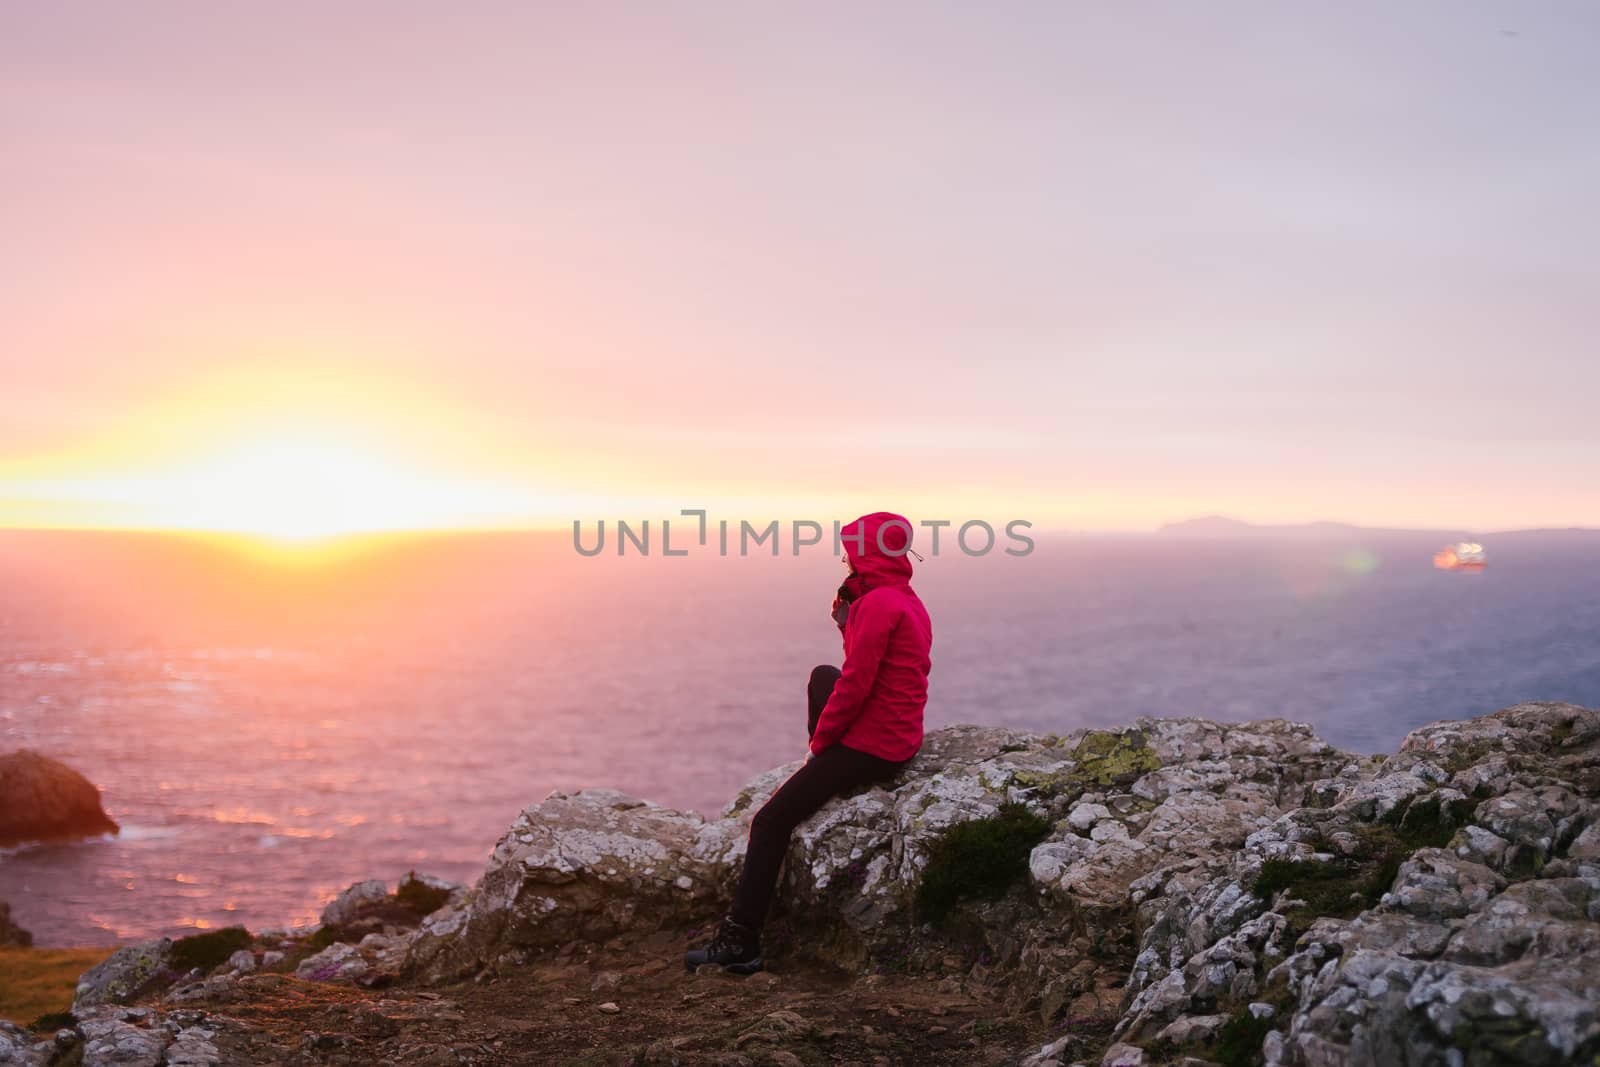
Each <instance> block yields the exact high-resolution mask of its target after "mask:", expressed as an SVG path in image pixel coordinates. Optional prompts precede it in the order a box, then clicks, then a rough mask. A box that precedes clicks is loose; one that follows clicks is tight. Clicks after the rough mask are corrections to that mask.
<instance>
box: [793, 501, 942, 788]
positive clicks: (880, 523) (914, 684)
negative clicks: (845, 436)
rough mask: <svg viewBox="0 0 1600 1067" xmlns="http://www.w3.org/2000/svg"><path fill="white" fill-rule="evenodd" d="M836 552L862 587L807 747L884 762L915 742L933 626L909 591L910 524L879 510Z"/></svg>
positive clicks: (848, 531) (852, 528)
mask: <svg viewBox="0 0 1600 1067" xmlns="http://www.w3.org/2000/svg"><path fill="white" fill-rule="evenodd" d="M843 533H844V549H845V554H846V555H847V556H849V558H850V562H851V563H852V564H853V565H854V566H855V569H856V575H857V576H858V578H859V584H860V586H861V587H862V588H863V589H865V592H864V593H863V594H862V595H860V596H859V597H857V598H856V600H855V601H854V602H853V603H852V604H851V605H850V614H849V616H848V617H847V619H846V621H845V626H844V668H843V672H842V673H841V675H840V677H839V680H838V682H836V683H835V684H834V687H833V695H832V696H831V697H829V698H828V703H827V705H826V706H825V707H824V708H823V709H822V715H821V716H820V717H819V718H818V719H817V730H816V733H814V734H813V735H812V736H811V751H812V752H815V753H820V752H821V751H822V750H823V749H825V748H827V747H828V746H829V745H832V744H836V743H837V744H843V745H846V746H848V747H850V748H853V749H856V750H858V751H860V752H868V753H871V754H872V755H874V756H878V757H880V758H882V759H886V760H896V761H898V760H905V759H910V758H911V757H912V756H914V755H916V754H917V750H918V749H920V748H921V747H922V710H923V708H924V707H925V706H926V705H927V703H928V669H929V667H930V665H931V664H930V661H929V659H928V652H929V650H930V649H931V648H932V646H933V624H932V623H931V622H930V621H929V619H928V609H927V608H925V607H923V606H922V600H921V598H919V597H918V596H917V594H916V593H914V592H913V591H912V589H911V556H910V554H909V553H908V551H907V550H908V549H909V548H910V547H911V524H910V523H909V522H907V521H906V520H905V519H904V518H902V517H901V516H899V515H894V514H891V513H890V512H887V511H879V512H874V513H873V514H871V515H863V516H862V517H861V518H859V519H857V520H856V521H855V522H852V523H850V524H849V525H847V526H845V527H844V530H843Z"/></svg>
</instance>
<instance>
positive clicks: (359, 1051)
mask: <svg viewBox="0 0 1600 1067" xmlns="http://www.w3.org/2000/svg"><path fill="white" fill-rule="evenodd" d="M688 943H689V938H688V934H687V932H686V931H663V932H658V933H654V934H648V935H642V936H637V937H632V938H623V939H618V940H615V941H612V942H609V943H607V944H606V945H604V946H592V945H591V946H585V945H577V944H574V945H568V946H566V947H565V948H564V949H563V950H562V951H561V952H558V953H552V954H550V955H549V956H547V957H544V958H541V959H537V960H534V961H532V962H530V963H529V964H527V965H526V966H523V967H518V968H514V969H511V970H509V971H507V972H506V973H503V974H500V975H497V976H494V977H488V976H484V977H482V978H480V979H479V980H475V981H467V982H462V983H459V984H456V985H453V986H441V987H437V988H434V989H415V988H405V987H392V988H387V989H358V988H351V987H348V986H336V985H328V984H322V983H315V982H306V981H300V980H297V979H294V978H291V977H288V976H286V975H279V974H259V975H251V976H247V977H245V978H243V979H241V980H240V982H239V983H238V987H237V989H236V991H235V992H234V993H233V994H232V995H231V996H228V997H226V998H225V999H222V1000H215V1001H207V1002H203V1003H194V1004H192V1005H190V1007H191V1008H193V1009H195V1010H197V1011H204V1012H205V1013H206V1016H207V1017H208V1018H207V1020H206V1022H205V1023H204V1025H206V1026H208V1027H211V1028H215V1029H216V1030H217V1034H216V1037H215V1038H214V1040H215V1043H216V1044H217V1046H218V1048H219V1050H220V1051H221V1052H222V1053H223V1055H224V1062H226V1063H239V1064H305V1065H309V1064H319V1065H320V1064H352V1065H353V1064H381V1063H394V1064H422V1065H429V1064H439V1065H444V1064H463V1063H465V1064H507V1065H520V1064H529V1065H532V1064H539V1065H545V1064H556V1065H586V1067H587V1065H595V1067H598V1065H612V1064H616V1065H621V1064H635V1063H637V1064H664V1065H666V1064H679V1065H684V1067H690V1065H695V1064H724V1065H728V1067H733V1065H736V1064H752V1065H755V1064H775V1065H785V1067H793V1065H795V1064H815V1065H820V1064H860V1065H863V1067H866V1065H886V1064H919V1065H920V1064H930V1065H941V1064H949V1065H956V1064H961V1065H972V1064H1003V1063H1015V1062H1016V1061H1017V1060H1018V1059H1019V1058H1020V1057H1021V1056H1022V1055H1024V1054H1025V1053H1026V1052H1028V1051H1031V1050H1032V1049H1036V1048H1037V1047H1038V1046H1039V1045H1041V1044H1043V1043H1044V1042H1045V1041H1047V1040H1050V1039H1051V1038H1054V1037H1059V1036H1060V1033H1059V1032H1056V1033H1051V1032H1048V1031H1046V1029H1045V1028H1044V1027H1043V1026H1042V1025H1040V1024H1039V1023H1038V1021H1037V1018H1036V1017H1035V1018H1026V1019H1019V1018H1015V1017H1013V1018H1006V1017H1004V1016H1002V1014H1001V1009H1000V1006H999V1000H1000V992H1001V991H1000V990H998V989H992V988H990V989H984V988H976V989H975V988H970V986H969V983H967V982H966V981H965V980H963V979H960V978H955V977H938V976H922V975H870V976H866V977H862V978H852V977H851V976H850V975H847V974H845V973H843V972H841V971H839V970H836V969H833V968H830V967H827V966H825V965H821V964H817V963H814V962H808V961H800V960H790V961H784V962H779V963H775V964H774V968H775V969H774V970H772V971H769V972H767V973H763V974H759V975H755V976H752V977H750V978H737V977H733V976H729V975H725V974H722V973H720V972H716V973H706V974H701V975H690V974H686V973H685V972H684V970H683V968H682V966H681V964H680V963H679V958H680V955H681V953H682V951H683V949H684V947H685V945H686V944H688ZM179 1010H180V1011H181V1009H179ZM1084 1042H1085V1050H1086V1051H1087V1050H1088V1049H1091V1048H1093V1047H1098V1046H1101V1045H1103V1044H1104V1035H1103V1034H1099V1033H1090V1032H1086V1033H1085V1034H1084Z"/></svg>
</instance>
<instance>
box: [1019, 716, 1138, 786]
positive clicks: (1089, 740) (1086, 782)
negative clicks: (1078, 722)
mask: <svg viewBox="0 0 1600 1067" xmlns="http://www.w3.org/2000/svg"><path fill="white" fill-rule="evenodd" d="M1066 759H1068V760H1069V761H1070V762H1071V765H1070V766H1068V767H1066V768H1064V769H1062V770H1059V771H1051V772H1042V771H1018V772H1017V773H1016V774H1015V775H1014V776H1013V777H1012V782H1013V783H1014V784H1015V785H1017V786H1019V787H1020V788H1023V789H1031V790H1033V791H1035V792H1037V793H1038V794H1039V795H1041V796H1044V797H1051V798H1063V797H1064V798H1068V799H1070V798H1072V797H1075V796H1077V795H1078V794H1080V793H1086V792H1088V791H1089V790H1091V789H1105V788H1108V787H1111V786H1123V787H1126V786H1129V785H1132V784H1133V783H1134V782H1136V781H1138V780H1139V779H1140V778H1141V777H1142V776H1143V775H1145V774H1147V773H1149V772H1150V771H1153V770H1156V769H1157V768H1159V767H1160V766H1161V758H1160V757H1159V756H1157V755H1156V754H1155V751H1154V750H1152V749H1151V748H1150V745H1149V742H1148V741H1147V740H1146V739H1145V736H1144V731H1142V730H1136V729H1135V730H1123V731H1116V730H1090V731H1089V732H1088V733H1086V734H1084V735H1083V737H1081V738H1080V739H1079V740H1078V743H1077V745H1076V746H1075V747H1074V748H1073V749H1072V751H1071V752H1070V753H1067V754H1066Z"/></svg>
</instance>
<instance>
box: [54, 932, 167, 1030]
mask: <svg viewBox="0 0 1600 1067" xmlns="http://www.w3.org/2000/svg"><path fill="white" fill-rule="evenodd" d="M171 960H172V939H171V938H167V937H163V938H161V939H160V940H158V941H146V942H144V943H143V944H138V945H128V946H127V947H125V948H119V949H117V951H115V952H113V953H112V954H111V955H110V956H109V957H107V958H106V959H105V960H103V961H101V962H100V963H99V964H98V965H96V966H95V967H93V968H91V969H89V970H87V971H85V972H84V973H83V975H82V976H81V977H80V978H79V979H78V989H77V993H76V994H75V995H74V996H73V998H72V1010H73V1011H74V1012H76V1011H77V1010H78V1009H79V1008H88V1007H93V1006H95V1005H97V1004H126V1003H127V1002H128V1001H130V1000H132V999H133V998H135V997H137V996H138V995H139V994H140V992H142V991H143V990H145V989H148V988H150V987H151V986H152V985H154V984H156V983H158V982H160V981H162V980H164V979H166V978H167V977H168V974H167V971H168V964H169V963H170V962H171Z"/></svg>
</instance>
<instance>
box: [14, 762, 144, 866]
mask: <svg viewBox="0 0 1600 1067" xmlns="http://www.w3.org/2000/svg"><path fill="white" fill-rule="evenodd" d="M118 830H119V827H118V826H117V824H116V822H115V821H113V820H112V818H111V816H109V815H107V814H106V812H105V809H104V808H102V807H101V806H100V790H99V789H98V788H97V787H96V786H95V784H94V783H93V782H91V781H89V779H87V778H85V777H84V776H83V775H81V774H79V773H78V772H77V771H75V770H73V769H72V768H71V767H68V766H67V765H66V764H64V763H61V762H58V761H57V760H53V759H51V758H49V757H48V756H42V755H40V754H39V753H37V752H34V751H32V750H30V749H19V750H18V751H16V752H11V753H8V754H6V755H3V756H0V848H10V847H12V846H14V845H20V844H26V843H29V842H39V841H70V840H78V839H81V838H85V837H96V836H98V835H100V834H114V833H117V832H118Z"/></svg>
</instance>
